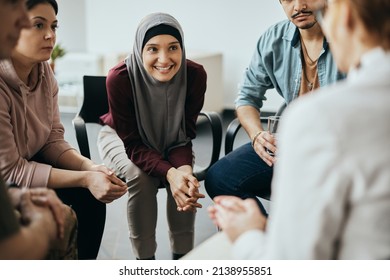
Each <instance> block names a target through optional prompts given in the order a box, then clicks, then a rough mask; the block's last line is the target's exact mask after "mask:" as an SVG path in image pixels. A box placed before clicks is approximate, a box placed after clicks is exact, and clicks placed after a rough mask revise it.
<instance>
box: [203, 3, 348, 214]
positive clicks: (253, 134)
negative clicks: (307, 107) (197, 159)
mask: <svg viewBox="0 0 390 280" xmlns="http://www.w3.org/2000/svg"><path fill="white" fill-rule="evenodd" d="M319 2H323V0H317V1H316V0H280V3H281V5H282V7H283V9H284V12H285V13H286V15H287V17H288V18H289V20H285V21H282V22H279V23H277V24H275V25H273V26H271V27H270V28H269V29H268V30H267V31H266V32H265V33H264V34H263V35H262V36H261V37H260V39H259V41H258V43H257V46H256V50H255V52H254V55H253V57H252V60H251V62H250V65H249V67H248V68H247V69H246V71H245V73H244V78H243V82H242V84H241V85H240V88H239V93H238V97H237V99H236V102H235V103H236V112H237V116H238V118H239V120H240V123H241V124H242V126H243V127H244V129H245V130H246V132H247V134H248V136H249V137H250V139H251V142H250V143H247V144H245V145H243V146H241V147H239V148H238V149H236V150H234V151H233V152H231V153H229V154H228V155H227V156H225V157H224V158H222V159H221V160H219V161H218V162H217V163H216V164H214V165H213V166H212V167H211V169H210V170H209V171H208V173H207V176H206V180H205V187H206V190H207V193H208V194H209V196H210V197H211V198H214V197H215V196H217V195H235V196H238V197H241V198H243V199H246V198H256V197H257V196H260V197H262V196H266V197H268V196H269V194H270V192H271V180H272V174H273V165H274V163H275V162H276V158H275V157H274V156H271V155H270V154H269V153H268V152H267V151H266V149H268V150H270V151H272V152H273V153H275V152H276V141H275V138H274V137H273V136H272V135H271V134H269V133H268V132H267V131H264V129H263V127H262V124H261V122H260V108H261V107H262V106H263V101H264V100H266V97H265V93H266V91H267V90H268V89H272V88H275V89H276V91H277V92H278V93H279V94H280V95H281V96H282V97H283V98H284V100H285V102H286V104H289V103H290V102H291V101H292V100H294V99H295V98H297V97H299V96H302V95H304V94H307V93H309V92H311V91H312V90H313V89H316V88H318V87H322V86H325V85H327V84H330V83H333V82H335V81H337V80H339V79H342V78H344V75H343V74H341V73H339V72H338V71H337V66H336V64H335V63H334V61H333V58H332V55H331V53H330V50H329V47H328V42H327V41H326V39H325V37H324V35H323V33H322V31H321V28H320V26H319V24H318V23H317V20H316V18H315V16H314V13H313V10H314V9H315V8H316V7H318V3H319ZM308 117H309V116H308ZM297 141H299V139H297ZM257 201H258V204H259V206H260V208H261V210H262V212H263V213H264V214H266V211H265V209H264V207H263V206H262V204H261V203H260V201H259V200H257Z"/></svg>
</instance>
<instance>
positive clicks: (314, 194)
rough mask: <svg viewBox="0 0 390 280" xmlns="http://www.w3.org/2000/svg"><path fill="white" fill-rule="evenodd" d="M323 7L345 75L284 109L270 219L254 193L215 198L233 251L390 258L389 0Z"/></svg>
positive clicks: (344, 0) (214, 210)
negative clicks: (337, 81)
mask: <svg viewBox="0 0 390 280" xmlns="http://www.w3.org/2000/svg"><path fill="white" fill-rule="evenodd" d="M317 13H318V17H317V18H319V19H321V18H322V21H321V24H322V27H323V31H324V33H325V35H326V36H327V38H328V39H329V42H330V47H331V50H332V52H333V55H334V58H335V60H336V62H337V65H338V67H339V69H340V70H341V71H348V78H347V79H346V80H345V81H343V82H339V83H337V84H335V85H333V86H330V87H328V88H326V89H325V88H324V89H320V90H319V91H318V92H317V93H316V94H314V95H311V96H307V97H303V98H301V100H300V101H297V102H295V103H294V104H292V105H291V108H289V109H288V110H287V112H286V117H285V118H284V120H283V121H282V124H281V127H280V141H279V154H278V156H279V159H278V163H277V164H276V166H275V177H274V182H273V185H272V187H273V190H272V191H273V193H272V201H273V202H272V204H271V209H270V216H269V218H268V219H266V218H265V217H264V215H262V214H261V213H260V211H259V210H258V207H256V202H255V201H254V200H253V199H247V200H241V199H239V198H237V197H231V196H219V197H216V198H215V200H214V201H215V205H214V206H213V207H211V208H210V209H209V213H210V216H211V218H212V219H213V220H214V221H215V223H216V224H217V225H218V226H219V227H220V228H222V230H223V232H224V234H226V235H227V236H228V238H229V239H230V241H231V242H232V243H233V245H232V257H233V258H237V259H389V258H390V219H389V217H390V172H389V170H390V152H389V143H390V126H389V124H388V120H389V119H390V79H389V77H390V17H389V15H390V1H388V0H331V1H326V4H325V5H324V6H321V7H319V9H318V11H317ZM351 46H353V47H351ZM218 238H220V237H218V236H217V237H215V240H214V241H215V242H217V241H218ZM219 245H220V244H219ZM199 249H200V248H199ZM207 252H213V250H212V248H210V247H208V248H207ZM196 257H197V256H196V255H195V254H194V255H192V258H196ZM209 257H210V255H209Z"/></svg>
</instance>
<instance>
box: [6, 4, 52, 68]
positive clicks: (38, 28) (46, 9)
mask: <svg viewBox="0 0 390 280" xmlns="http://www.w3.org/2000/svg"><path fill="white" fill-rule="evenodd" d="M28 17H29V19H30V22H31V25H32V27H31V28H29V29H24V30H22V32H21V34H20V39H19V42H18V44H17V46H16V48H15V50H14V51H13V54H12V57H13V59H15V58H16V59H23V60H27V61H28V62H32V63H36V62H41V61H46V60H49V59H50V55H51V52H52V50H53V47H54V44H55V43H56V30H57V17H56V14H55V11H54V9H53V7H52V6H51V5H50V4H48V3H44V4H38V5H37V6H35V7H34V8H32V9H31V10H29V11H28Z"/></svg>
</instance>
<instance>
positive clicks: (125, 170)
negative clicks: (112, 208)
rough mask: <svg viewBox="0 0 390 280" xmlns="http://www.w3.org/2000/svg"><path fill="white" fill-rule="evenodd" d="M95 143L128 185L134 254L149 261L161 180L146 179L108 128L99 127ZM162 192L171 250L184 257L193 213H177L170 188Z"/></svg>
mask: <svg viewBox="0 0 390 280" xmlns="http://www.w3.org/2000/svg"><path fill="white" fill-rule="evenodd" d="M97 142H98V143H97V146H98V150H99V154H100V157H101V158H102V159H103V162H104V164H105V165H106V166H107V167H109V168H111V169H112V170H113V171H114V172H115V173H116V174H117V175H118V176H120V177H121V178H125V179H126V182H127V186H128V193H129V197H128V201H127V221H128V225H129V231H130V241H131V243H132V247H133V253H134V255H135V256H136V257H137V258H139V259H145V258H150V257H152V256H154V255H155V252H156V248H157V244H156V224H157V197H156V196H157V191H158V187H159V186H160V185H161V181H160V180H159V179H157V178H155V177H152V176H149V175H148V174H146V173H145V172H143V171H142V170H141V169H140V168H138V167H137V166H136V165H135V164H134V163H132V162H131V161H130V159H129V158H128V156H127V154H126V152H125V148H124V145H123V141H122V140H121V139H120V138H119V136H118V135H117V133H116V132H115V130H113V129H112V128H111V127H109V126H103V127H102V129H101V130H100V132H99V135H98V140H97ZM165 189H166V191H167V207H166V209H167V220H168V226H169V238H170V244H171V250H172V252H173V253H176V254H185V253H187V252H189V251H190V250H191V249H192V248H193V246H194V223H195V213H191V212H178V211H177V210H176V209H177V205H176V202H175V200H174V199H173V197H172V193H171V190H170V188H169V186H166V187H165Z"/></svg>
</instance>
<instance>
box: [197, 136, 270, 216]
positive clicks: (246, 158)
mask: <svg viewBox="0 0 390 280" xmlns="http://www.w3.org/2000/svg"><path fill="white" fill-rule="evenodd" d="M272 174H273V168H272V167H269V166H268V165H267V164H266V163H265V162H264V161H263V160H262V159H261V158H260V157H259V156H258V155H257V154H256V152H255V151H254V149H253V148H252V146H251V144H250V143H248V144H245V145H243V146H241V147H239V148H237V149H235V150H233V151H232V152H230V153H229V154H227V155H226V156H225V157H223V158H221V159H220V160H218V161H217V162H216V163H215V164H214V165H213V166H212V167H211V168H210V169H209V170H208V171H207V175H206V179H205V188H206V191H207V193H208V195H209V196H210V197H211V198H214V197H215V196H218V195H234V196H238V197H240V198H242V199H246V198H254V199H256V201H257V203H258V205H259V207H260V210H261V211H262V212H263V214H267V213H266V210H265V208H264V206H263V205H262V204H261V202H260V200H259V199H258V197H262V198H268V197H269V196H270V194H271V181H272Z"/></svg>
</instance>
